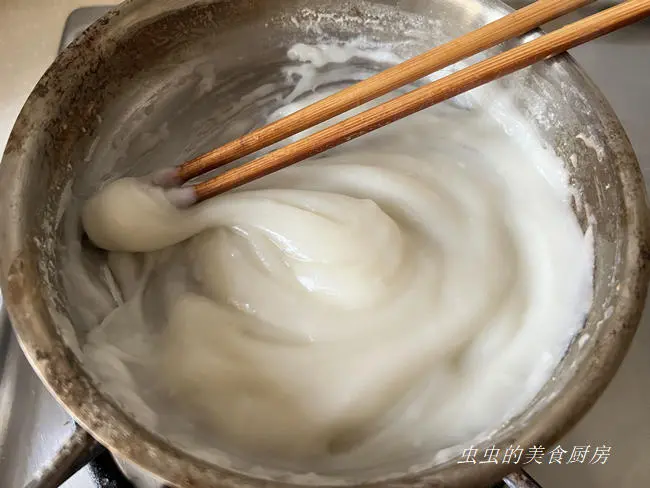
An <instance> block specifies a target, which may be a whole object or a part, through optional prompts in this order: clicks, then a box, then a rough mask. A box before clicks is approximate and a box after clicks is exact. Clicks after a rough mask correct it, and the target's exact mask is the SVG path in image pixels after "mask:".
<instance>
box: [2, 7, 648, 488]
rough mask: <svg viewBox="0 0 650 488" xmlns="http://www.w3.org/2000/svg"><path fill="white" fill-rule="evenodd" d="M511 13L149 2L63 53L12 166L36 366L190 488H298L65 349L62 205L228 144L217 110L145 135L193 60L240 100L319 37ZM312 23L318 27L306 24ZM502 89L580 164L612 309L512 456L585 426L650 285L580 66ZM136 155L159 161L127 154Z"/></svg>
mask: <svg viewBox="0 0 650 488" xmlns="http://www.w3.org/2000/svg"><path fill="white" fill-rule="evenodd" d="M394 7H398V8H399V9H400V11H401V12H404V13H397V11H396V10H394V9H393V8H394ZM506 12H507V8H506V7H505V6H504V5H503V4H501V3H500V2H499V1H498V0H436V1H434V0H371V1H370V0H366V1H364V0H346V1H342V0H318V1H310V0H273V1H268V0H196V1H192V0H158V1H156V2H149V1H146V0H132V1H129V2H126V3H124V4H122V5H121V6H120V7H118V8H117V9H115V10H113V11H112V12H111V13H110V14H108V15H106V16H105V17H103V18H102V19H101V20H100V21H99V22H97V23H96V24H95V25H94V26H93V27H91V28H90V29H89V30H88V31H86V33H85V34H84V35H82V36H81V38H80V39H79V40H77V41H76V42H74V43H73V45H72V46H71V47H69V48H68V49H67V50H66V51H65V52H63V54H61V55H60V56H59V57H58V58H57V60H56V61H55V62H54V64H53V65H52V67H51V68H50V69H49V70H48V72H47V73H46V75H45V76H44V77H43V78H42V80H41V81H40V83H39V84H38V85H37V86H36V88H35V89H34V91H33V93H32V95H31V96H30V98H29V100H28V102H27V103H26V105H25V107H24V109H23V111H22V113H21V115H20V117H19V119H18V121H17V123H16V126H15V127H14V130H13V132H12V134H11V137H10V140H9V143H8V145H7V149H6V153H5V156H4V159H3V162H2V165H1V166H0V188H1V189H2V192H1V195H0V198H1V199H2V202H1V205H0V211H1V212H2V215H1V219H0V229H1V232H0V239H1V244H2V245H1V247H0V268H1V273H0V274H1V285H2V291H3V296H4V299H5V303H6V306H7V308H8V310H9V313H10V315H11V318H12V322H13V324H14V327H15V330H16V333H17V335H18V337H19V340H20V342H21V344H22V347H23V349H24V351H25V353H26V355H27V357H28V359H29V360H30V362H31V364H32V366H33V367H34V369H35V370H36V371H37V372H38V374H39V375H40V377H41V378H42V380H43V381H44V383H45V384H46V385H47V386H48V388H49V389H50V391H51V392H52V393H53V394H54V395H55V396H56V397H57V398H58V399H59V401H60V402H61V403H62V404H63V405H64V406H65V407H66V408H67V409H68V411H69V412H70V413H71V415H73V417H74V418H75V419H76V420H77V421H78V422H79V423H80V424H81V425H82V426H83V427H84V428H85V429H87V430H88V431H89V432H90V433H91V434H92V435H93V436H94V437H95V438H96V439H98V440H99V441H100V442H101V443H102V444H104V445H105V446H107V447H109V448H110V449H111V450H112V451H114V452H115V453H117V454H118V455H119V456H121V457H123V458H125V459H128V460H130V461H132V462H134V463H136V464H138V465H140V466H142V467H143V468H145V469H146V470H148V471H150V472H152V473H155V474H156V475H158V476H159V477H161V478H163V479H165V480H167V481H169V482H170V483H172V484H177V485H179V486H205V487H213V486H225V487H227V486H251V487H260V486H291V485H292V483H290V482H289V481H287V479H286V478H282V477H278V478H276V479H272V480H261V479H259V478H256V477H254V476H253V475H247V474H244V473H242V472H235V471H234V470H231V469H226V468H224V467H221V466H216V465H214V464H211V463H209V462H206V461H205V460H201V459H199V458H197V457H195V456H193V455H191V454H189V453H188V452H187V451H185V450H184V449H183V448H181V447H179V446H175V445H171V444H170V443H169V442H168V441H166V440H165V439H164V438H163V437H162V436H160V435H159V433H156V432H150V431H148V430H147V429H146V428H144V427H143V426H142V425H141V424H139V423H138V422H137V421H136V420H135V419H134V418H133V417H132V416H131V415H130V414H128V413H127V412H126V411H125V410H124V409H123V408H121V407H120V406H119V405H118V403H117V402H115V401H114V400H112V399H111V398H110V396H109V395H108V394H107V393H106V392H105V391H103V390H102V389H100V388H99V387H97V386H96V384H95V383H94V382H93V380H92V378H91V376H90V375H89V374H88V372H87V371H85V370H84V368H83V366H82V364H81V362H80V361H79V359H78V357H77V356H76V354H75V352H74V347H70V341H69V340H64V339H63V337H66V338H67V339H69V338H70V337H71V333H72V335H73V336H74V335H76V336H79V335H82V334H83V331H84V324H83V323H79V320H75V314H74V311H73V310H70V307H69V305H70V302H71V300H70V298H71V297H69V296H66V294H65V292H64V288H63V287H62V286H61V277H60V275H59V273H58V269H59V262H60V256H59V255H58V253H57V246H56V242H57V235H58V226H59V222H60V214H61V212H60V207H61V204H62V202H65V201H66V198H67V197H66V195H67V194H68V190H69V188H70V184H73V183H74V184H77V183H78V182H80V181H85V182H87V183H88V184H89V188H90V187H92V186H93V185H94V186H95V187H96V186H97V185H98V184H99V182H100V181H101V179H102V178H103V177H104V176H105V175H106V174H107V173H108V172H110V171H112V170H116V171H125V170H127V169H128V168H127V167H129V166H133V165H134V164H140V165H141V167H138V168H136V170H137V172H140V173H143V172H146V171H147V169H148V168H147V161H148V160H150V159H151V158H153V157H166V158H168V159H169V164H172V163H175V162H180V161H182V160H183V159H186V158H188V157H190V156H192V155H194V154H195V153H196V152H199V151H201V150H205V149H208V148H209V147H210V146H212V145H215V144H216V143H218V142H219V141H218V140H216V139H214V140H212V139H209V138H205V137H204V136H205V135H204V134H201V133H195V132H194V131H193V130H192V123H191V122H192V121H193V120H196V119H200V118H204V119H206V118H209V114H207V113H206V112H205V111H202V110H201V106H200V104H199V105H198V106H193V107H194V108H192V110H190V111H189V112H184V113H183V115H182V116H181V117H180V119H178V123H177V124H176V125H175V126H174V127H173V133H174V135H175V137H174V138H173V139H174V140H171V141H168V142H165V143H159V144H158V145H155V144H154V145H153V146H152V147H148V146H147V147H145V148H144V149H143V148H142V146H141V144H143V142H142V137H141V136H142V132H143V131H144V130H145V129H143V128H146V127H152V126H156V124H158V125H160V124H161V122H162V121H164V120H166V119H169V118H170V115H171V114H178V113H179V112H178V107H179V104H186V103H187V92H186V90H185V89H186V88H187V85H186V83H192V75H191V74H190V75H189V78H187V77H184V78H183V79H182V80H181V81H179V78H178V76H179V72H178V67H179V66H188V65H189V64H192V63H196V60H198V59H200V60H203V61H206V62H208V63H211V66H212V68H211V69H212V71H211V72H212V76H213V78H212V82H213V89H215V90H221V91H220V93H221V96H220V100H221V102H220V103H223V104H224V106H227V104H228V103H229V102H230V101H232V100H236V99H237V97H238V96H241V94H242V93H245V92H246V91H250V90H249V89H250V87H251V86H254V85H255V84H256V83H259V80H260V79H263V78H264V77H268V76H272V75H271V73H273V72H275V71H276V70H277V66H278V64H279V63H280V62H281V61H282V60H283V59H284V56H285V52H286V48H287V47H288V46H289V45H290V44H292V43H294V42H296V41H302V42H310V41H314V40H316V37H317V35H322V33H323V32H325V33H330V34H332V35H334V36H336V37H337V38H351V37H354V36H357V35H359V34H364V35H365V36H369V37H374V38H376V39H378V40H385V41H393V40H396V39H404V38H405V37H410V38H412V39H411V41H412V45H414V46H416V50H417V49H419V50H424V49H426V48H428V47H431V46H432V45H433V44H435V43H437V42H441V41H442V40H444V39H446V38H450V37H455V36H457V35H459V34H461V33H463V32H466V31H468V30H470V29H474V28H476V27H478V26H479V25H481V24H484V23H486V22H488V21H489V20H490V19H493V18H494V16H496V15H501V14H504V13H506ZM319 13H327V14H328V15H324V16H320V15H319ZM332 14H334V15H332ZM411 14H412V15H411ZM343 18H345V19H346V20H345V21H341V19H343ZM337 19H338V21H337ZM293 20H297V22H294V21H293ZM310 22H311V25H312V26H313V25H315V24H314V23H315V22H316V23H318V29H314V28H311V29H308V28H305V26H306V25H310V24H309V23H310ZM396 26H399V27H396ZM533 35H536V34H533ZM516 42H521V40H519V41H516ZM511 44H513V43H510V44H509V45H508V46H506V47H509V46H510V45H511ZM499 50H500V49H495V50H493V51H499ZM253 69H254V70H253ZM499 83H507V84H509V86H511V87H512V88H513V90H514V95H513V96H514V101H515V103H516V105H517V107H518V108H519V109H520V110H521V111H522V113H524V114H525V115H526V116H527V117H528V118H529V119H530V120H532V121H533V122H534V124H535V126H536V127H537V129H538V131H539V133H540V134H541V136H542V138H543V140H544V141H545V143H546V144H547V145H548V146H549V147H551V148H553V149H554V150H555V152H556V153H557V154H558V155H559V156H560V157H562V158H563V160H564V161H565V162H566V164H567V168H568V169H569V171H570V173H571V176H572V178H573V180H574V182H575V185H576V187H577V188H578V190H579V192H580V194H581V196H582V198H581V204H580V205H576V213H577V214H578V216H579V218H580V220H581V222H583V224H584V225H585V226H586V223H587V222H588V221H589V222H592V223H595V225H594V241H595V254H596V268H595V290H594V292H595V293H594V296H595V299H594V305H593V307H592V310H591V312H590V314H589V317H588V320H587V322H586V325H585V327H584V330H583V331H582V332H581V333H580V334H579V336H578V337H576V340H575V341H574V342H573V344H572V345H571V347H570V349H569V351H568V352H567V354H566V357H565V358H564V359H563V361H562V363H561V364H560V365H559V367H558V368H557V371H556V374H555V375H554V377H553V379H552V380H551V381H550V382H549V383H548V384H547V385H546V387H545V388H544V390H543V391H542V392H540V394H539V395H538V397H537V398H536V400H535V401H534V402H533V403H532V404H531V405H530V407H529V408H528V409H527V411H525V412H524V413H522V414H521V415H520V416H518V417H517V418H515V419H513V420H512V421H511V422H509V423H508V425H505V426H504V427H503V428H502V429H501V430H500V431H499V433H497V434H496V435H495V436H494V437H493V438H492V439H491V440H490V441H489V443H487V444H486V445H483V446H476V447H478V448H479V449H480V448H482V447H488V444H489V445H490V446H491V445H495V446H496V447H497V448H500V449H505V448H506V447H508V446H510V445H520V446H522V447H524V448H525V447H527V446H530V445H533V444H542V445H545V446H549V445H550V444H551V443H552V442H553V441H555V440H557V439H558V438H559V437H560V436H561V435H562V434H563V433H564V432H566V431H567V430H568V429H569V428H570V427H571V426H572V425H573V424H575V423H576V422H577V421H578V419H579V418H580V417H581V416H582V415H583V414H584V413H585V412H586V410H587V409H588V408H589V407H590V406H591V405H592V404H593V403H594V402H595V400H596V399H597V397H598V396H599V394H600V393H601V392H602V391H603V389H604V388H605V386H606V385H607V383H608V382H609V380H610V379H611V377H612V376H613V374H614V372H615V370H616V368H617V367H618V365H619V363H620V361H621V360H622V358H623V356H624V354H625V352H626V350H627V347H628V344H629V342H630V340H631V338H632V336H633V333H634V331H635V329H636V326H637V323H638V320H639V316H640V313H641V310H642V308H643V304H644V299H645V296H646V288H647V281H648V276H649V275H648V256H649V254H648V227H647V223H648V222H647V207H646V196H645V190H644V184H643V181H642V177H641V173H640V171H639V168H638V164H637V161H636V159H635V157H634V154H633V151H632V149H631V147H630V144H629V142H628V140H627V138H626V136H625V134H624V132H623V129H622V128H621V126H620V124H619V122H618V120H617V119H616V117H615V115H614V114H613V113H612V110H611V108H610V107H609V106H608V104H607V102H606V101H605V100H604V99H603V97H602V96H601V95H600V93H599V92H598V90H597V89H596V88H595V87H594V86H593V84H592V83H591V82H590V81H589V80H588V79H587V77H586V76H585V75H584V74H583V73H582V71H581V70H580V68H579V67H577V66H576V65H575V63H574V62H573V61H572V59H571V58H570V57H569V56H563V57H560V58H558V59H555V60H552V61H548V62H545V63H540V64H539V65H537V66H535V67H534V68H531V69H528V70H525V71H523V72H520V73H517V74H515V75H513V76H511V77H509V78H507V79H506V80H503V81H500V82H499ZM246 129H247V128H246V127H240V128H239V130H240V132H241V131H244V130H246ZM234 135H237V134H228V136H229V137H230V136H234ZM204 139H205V140H204ZM98 140H100V141H104V142H103V143H102V142H100V143H99V144H104V145H105V148H104V151H103V152H101V151H100V152H101V154H102V155H103V158H100V157H99V156H98V155H97V154H98V153H97V144H98ZM179 140H182V141H187V140H191V141H193V142H194V144H187V145H185V144H179V143H178V141H179ZM220 142H225V141H220ZM138 144H140V146H138ZM202 144H203V145H202ZM135 146H137V147H140V149H141V151H140V153H141V154H145V153H146V154H147V158H137V157H136V158H130V157H124V156H125V155H128V154H129V148H133V147H135ZM120 154H121V155H122V157H121V158H120V156H119V155H120ZM170 154H172V156H171V159H170V156H169V155H170ZM111 163H116V164H115V165H114V166H111ZM512 469H513V467H512V466H507V465H495V464H481V465H467V464H458V463H457V459H451V460H448V461H446V462H444V463H441V464H437V465H431V466H429V467H426V468H423V469H422V470H420V471H418V472H411V473H408V474H406V473H404V474H403V475H402V476H399V477H396V478H392V479H389V480H385V481H382V482H380V481H376V480H374V481H371V480H364V479H362V478H361V477H354V476H351V477H349V478H347V479H340V480H336V483H338V484H346V485H361V484H367V485H370V486H392V487H396V488H397V487H407V486H408V487H417V486H428V487H435V486H457V487H461V486H485V485H487V484H489V483H490V482H492V481H495V480H497V479H499V478H500V477H502V476H503V475H504V474H505V473H506V472H507V471H509V470H512ZM364 482H367V483H364ZM303 483H304V484H309V483H308V482H307V481H304V480H303ZM336 483H335V481H334V480H330V482H328V483H321V484H330V485H334V484H336Z"/></svg>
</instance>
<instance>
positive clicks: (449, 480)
mask: <svg viewBox="0 0 650 488" xmlns="http://www.w3.org/2000/svg"><path fill="white" fill-rule="evenodd" d="M142 3H143V2H142V1H141V0H129V1H127V2H125V3H123V4H121V5H120V6H118V7H116V8H115V9H113V10H111V11H110V12H109V13H107V14H106V15H104V16H103V17H102V18H101V19H100V20H98V21H97V22H96V23H95V24H93V26H91V27H90V28H89V29H88V30H87V31H85V32H84V33H83V34H82V35H81V36H80V37H79V38H78V39H77V40H75V41H74V42H73V43H72V44H71V45H70V46H69V47H68V48H67V49H66V50H65V51H63V53H62V54H60V55H59V57H58V58H57V59H56V60H55V62H54V63H53V64H52V66H51V67H50V68H49V69H48V70H47V72H46V74H45V75H44V76H43V77H42V79H41V80H40V81H39V83H38V84H37V85H36V87H35V88H34V90H33V92H32V94H31V95H30V97H29V99H28V100H27V102H26V104H25V106H24V108H23V110H22V111H21V113H20V115H19V117H18V120H17V122H16V124H15V126H14V129H13V131H12V133H11V136H10V140H9V142H8V144H7V149H6V151H5V156H4V159H3V162H2V165H0V188H2V189H3V191H2V194H1V195H0V200H1V205H0V217H1V219H2V220H0V222H1V224H0V225H1V226H2V227H0V243H2V246H1V247H0V266H1V268H2V269H1V270H0V271H1V272H0V275H1V276H0V284H1V287H2V290H3V296H4V299H5V305H6V307H7V310H8V312H9V315H10V317H11V323H12V325H13V327H14V330H15V332H16V335H17V337H18V340H19V343H20V345H21V348H22V349H23V351H24V353H25V355H26V356H27V358H28V360H29V362H30V364H31V365H32V367H33V369H34V370H35V371H36V373H37V374H38V376H39V377H40V378H41V380H42V381H43V383H44V385H45V386H46V387H47V389H48V390H49V391H50V392H51V393H52V394H53V396H54V397H55V398H56V399H57V400H58V401H59V403H61V404H62V405H63V407H64V408H65V409H66V410H67V411H68V412H69V413H70V415H71V416H72V417H73V418H74V419H75V420H76V421H77V422H78V423H79V424H80V425H81V426H83V428H84V429H86V430H87V431H88V432H90V433H91V434H92V435H93V437H95V438H96V439H97V440H98V441H99V442H100V443H102V444H103V445H105V446H107V447H108V448H109V449H110V450H111V451H113V452H115V453H117V454H119V456H120V457H122V458H124V459H127V460H129V461H130V462H133V463H134V464H136V465H138V466H140V467H142V468H143V469H145V470H147V471H149V472H151V473H155V474H156V475H157V476H159V477H161V478H163V479H165V480H166V481H168V482H171V483H173V484H178V485H180V486H206V487H209V486H224V487H235V486H237V487H244V486H251V487H253V486H259V485H260V484H264V485H265V486H273V487H291V486H296V485H295V484H294V483H290V482H287V481H275V482H269V481H261V480H259V479H256V478H250V477H248V476H246V475H244V474H240V473H237V472H234V471H231V470H228V469H225V468H219V467H217V466H214V465H211V464H209V463H207V462H205V461H202V460H199V459H197V458H194V457H193V456H191V455H189V454H187V453H185V452H183V451H181V450H179V449H177V448H175V447H173V446H172V445H170V444H168V443H167V442H165V441H164V439H162V438H160V437H158V436H156V435H155V434H153V433H151V432H149V431H147V430H145V429H144V428H143V427H141V426H140V425H138V424H137V423H136V422H135V420H133V419H132V418H131V417H129V416H128V415H127V414H125V413H124V412H123V411H122V409H120V408H119V407H118V406H117V405H116V404H115V403H114V402H113V401H112V400H111V399H110V398H108V397H107V396H105V395H104V394H103V393H101V392H100V390H99V389H98V388H97V387H96V386H95V385H94V384H93V381H92V380H91V379H90V377H89V376H88V375H87V373H85V371H84V370H83V369H82V368H81V365H80V363H79V361H78V360H77V359H76V357H74V355H73V354H72V352H71V351H70V350H69V349H68V348H67V347H66V346H65V345H64V343H63V341H62V339H61V337H60V336H59V335H58V333H57V332H56V331H55V330H54V328H53V327H51V326H49V325H48V324H50V323H52V322H53V319H52V316H51V315H50V312H49V311H48V307H47V305H46V303H45V299H44V298H43V297H42V296H39V295H38V288H37V287H36V286H34V283H38V282H39V280H41V279H42V278H40V274H39V270H38V267H37V264H36V263H34V262H32V261H33V260H30V259H29V258H28V257H27V254H28V253H27V252H26V250H27V249H28V246H29V245H30V243H28V242H26V236H27V233H26V226H25V223H24V222H23V221H22V218H21V215H22V214H23V212H22V210H23V203H22V201H21V190H22V187H23V184H24V183H23V182H22V180H21V179H20V175H21V174H23V172H24V171H25V168H24V166H23V164H22V161H21V160H22V159H25V155H27V154H29V153H30V151H34V150H35V149H36V147H37V146H38V130H35V129H34V128H38V127H39V123H40V121H39V120H38V114H39V107H40V104H41V101H42V100H43V99H44V98H45V97H46V96H47V95H48V93H50V92H51V90H53V87H55V86H56V80H58V79H60V78H62V77H64V74H65V70H66V68H67V66H68V64H69V63H72V62H73V60H74V59H75V57H77V56H80V55H81V54H82V52H84V51H87V50H89V49H97V48H98V46H100V44H101V42H102V39H105V38H108V37H110V32H111V29H113V28H114V27H115V26H116V25H119V23H120V17H121V16H122V15H124V14H125V13H126V12H128V11H130V10H133V9H136V8H137V5H139V4H142ZM485 3H486V4H488V6H490V7H494V8H495V9H497V10H498V9H501V10H502V12H503V13H506V12H507V11H508V10H510V9H509V8H508V7H506V6H505V5H503V4H501V2H499V1H498V0H487V1H485ZM560 62H562V63H566V65H567V66H569V67H570V68H571V69H572V70H573V71H574V72H575V73H577V74H578V75H579V76H581V77H582V79H583V80H584V82H585V85H586V90H588V91H590V92H591V93H592V96H594V97H595V98H596V99H597V100H598V103H599V104H600V107H599V109H600V113H601V114H605V117H606V118H607V120H606V121H605V122H606V124H607V126H608V127H609V128H610V129H609V130H611V131H614V132H615V133H616V134H619V135H620V141H618V142H619V144H620V149H619V152H620V153H622V154H625V155H626V157H625V158H623V157H620V158H618V160H617V165H618V167H617V170H618V176H619V178H620V182H621V187H622V191H623V205H624V208H625V211H626V212H627V228H626V232H627V235H628V245H627V247H626V249H625V253H624V255H623V256H622V260H623V265H622V266H623V273H622V274H623V277H624V279H623V281H622V282H621V293H620V295H619V297H618V301H617V302H616V303H615V304H614V306H613V313H612V315H611V317H610V318H609V320H607V321H605V322H604V323H603V324H602V327H603V329H604V331H603V332H604V333H602V334H601V336H600V339H599V340H598V341H597V342H596V344H595V346H594V347H595V350H597V351H598V354H591V355H590V357H589V358H587V359H585V360H584V364H583V367H582V369H580V370H578V371H577V372H576V374H575V376H574V377H573V378H572V380H571V385H572V387H571V388H568V387H566V388H565V389H564V390H565V391H564V394H563V395H562V396H560V397H558V398H556V399H554V400H553V401H552V402H550V403H549V404H548V405H547V406H546V407H545V408H543V409H542V410H541V411H540V412H538V413H537V414H535V415H534V416H533V417H532V420H531V421H530V422H529V423H528V424H527V425H526V426H525V427H523V428H521V429H518V430H517V431H515V435H514V436H513V438H512V439H510V440H512V441H513V442H512V443H513V444H514V443H515V442H516V443H517V444H518V445H522V446H524V445H532V443H533V442H536V443H540V442H541V443H542V444H543V445H550V443H552V442H554V441H556V440H557V439H558V438H559V437H560V436H561V435H562V434H563V433H564V432H566V431H567V430H568V429H570V428H571V427H572V426H573V425H574V424H575V423H577V421H578V420H579V419H580V418H581V417H582V416H583V414H584V413H586V411H587V410H588V409H589V408H590V407H591V406H592V405H593V403H595V401H596V400H597V399H598V397H599V396H600V394H601V393H602V392H603V391H604V390H605V388H606V386H607V385H608V384H609V382H610V380H611V379H612V378H613V376H614V374H615V372H616V370H617V369H618V366H619V365H620V363H621V362H622V360H623V357H624V356H625V353H626V352H627V349H628V346H629V344H630V342H631V340H632V338H633V335H634V332H635V330H636V328H637V325H638V322H639V319H640V316H641V313H642V310H643V306H644V301H645V296H646V291H647V285H648V279H649V278H650V268H649V267H648V262H649V258H650V246H649V244H650V238H649V231H648V209H647V206H646V200H645V184H644V181H643V177H642V174H641V171H640V169H639V166H638V162H637V160H636V157H635V156H634V152H633V150H632V147H631V145H630V142H629V141H628V139H627V136H625V133H624V130H623V128H622V126H621V124H620V122H619V121H618V119H617V117H616V116H615V114H614V112H613V111H612V109H611V107H610V106H609V104H608V103H607V102H606V100H605V99H604V97H603V96H602V94H601V93H600V92H599V90H598V89H597V88H596V87H595V86H594V84H593V83H592V82H591V81H590V80H589V78H588V77H587V76H586V74H585V73H584V72H583V71H582V69H581V68H580V67H579V66H578V65H577V63H576V62H575V61H574V60H573V59H572V58H571V57H570V56H569V55H563V56H561V57H560ZM497 447H500V446H497ZM508 471H511V469H508V466H507V465H494V464H482V465H479V464H477V465H459V464H448V465H447V466H444V467H442V468H438V469H436V470H435V471H434V470H427V471H423V472H421V473H417V475H413V474H410V475H404V476H402V477H399V478H394V479H391V480H388V481H386V482H381V483H380V482H377V483H372V484H364V486H368V487H369V486H377V487H379V486H382V487H395V488H398V487H407V486H408V487H413V486H429V487H433V486H439V485H442V484H444V486H450V485H453V486H475V485H476V483H477V482H485V480H486V479H495V480H496V479H498V478H499V477H502V476H504V475H506V474H507V473H508ZM415 477H416V478H417V479H414V478H415ZM339 485H340V484H337V483H333V484H331V485H328V486H339ZM320 486H324V485H322V484H321V485H320ZM346 486H352V485H346Z"/></svg>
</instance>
